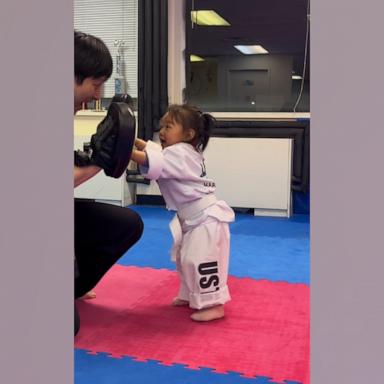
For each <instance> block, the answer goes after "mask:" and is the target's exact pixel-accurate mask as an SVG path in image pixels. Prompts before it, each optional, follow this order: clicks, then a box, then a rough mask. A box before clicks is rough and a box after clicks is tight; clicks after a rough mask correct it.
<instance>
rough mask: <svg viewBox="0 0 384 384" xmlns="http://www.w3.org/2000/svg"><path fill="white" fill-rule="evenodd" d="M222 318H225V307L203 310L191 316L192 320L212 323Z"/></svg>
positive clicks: (218, 306)
mask: <svg viewBox="0 0 384 384" xmlns="http://www.w3.org/2000/svg"><path fill="white" fill-rule="evenodd" d="M222 317H224V305H216V306H214V307H210V308H203V309H200V310H199V311H196V312H194V313H192V315H191V319H192V320H195V321H211V320H216V319H221V318H222Z"/></svg>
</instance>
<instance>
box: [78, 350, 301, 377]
mask: <svg viewBox="0 0 384 384" xmlns="http://www.w3.org/2000/svg"><path fill="white" fill-rule="evenodd" d="M75 363H76V371H75V383H76V384H128V383H134V384H165V383H166V384H196V383H199V384H278V383H276V382H274V381H272V380H271V379H270V378H268V377H263V376H257V377H255V378H245V377H241V376H240V375H239V374H238V373H235V372H228V373H225V374H222V373H215V372H213V371H212V370H211V369H210V368H200V369H199V370H192V369H188V368H186V367H185V366H184V365H182V364H174V365H172V366H164V365H161V364H159V362H158V361H155V360H148V361H146V362H138V361H135V360H133V359H132V358H129V357H122V358H112V357H109V356H108V354H106V353H99V354H97V355H90V354H88V353H87V352H86V351H84V350H80V349H76V350H75ZM284 384H300V383H298V382H296V381H288V380H286V381H284Z"/></svg>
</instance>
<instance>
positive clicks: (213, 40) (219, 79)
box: [186, 0, 309, 112]
mask: <svg viewBox="0 0 384 384" xmlns="http://www.w3.org/2000/svg"><path fill="white" fill-rule="evenodd" d="M207 10H210V11H214V13H215V14H216V15H219V16H220V18H221V19H222V20H221V23H222V24H224V25H216V26H213V25H211V24H212V23H215V21H212V20H210V19H209V18H207V17H208V16H207V14H206V12H205V11H207ZM186 12H187V15H186V34H187V38H186V75H187V76H186V78H187V85H186V99H187V101H188V102H190V103H193V104H196V105H199V106H200V107H201V108H202V109H204V110H208V111H212V112H213V111H217V112H309V16H308V15H309V0H237V1H236V2H233V1H231V0H188V1H187V7H186ZM209 17H210V16H209ZM255 46H257V47H255ZM251 49H254V51H250V50H251ZM255 49H256V51H255Z"/></svg>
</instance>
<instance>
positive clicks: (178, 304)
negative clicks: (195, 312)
mask: <svg viewBox="0 0 384 384" xmlns="http://www.w3.org/2000/svg"><path fill="white" fill-rule="evenodd" d="M172 305H173V306H175V307H184V306H186V305H189V301H187V300H183V299H179V298H178V297H175V298H174V299H173V301H172Z"/></svg>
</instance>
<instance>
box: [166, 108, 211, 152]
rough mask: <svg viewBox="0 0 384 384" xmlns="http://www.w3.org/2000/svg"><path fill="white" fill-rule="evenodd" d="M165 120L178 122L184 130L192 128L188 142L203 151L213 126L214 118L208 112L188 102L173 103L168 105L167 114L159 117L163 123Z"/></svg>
mask: <svg viewBox="0 0 384 384" xmlns="http://www.w3.org/2000/svg"><path fill="white" fill-rule="evenodd" d="M167 121H170V122H173V121H174V122H176V123H178V124H180V125H181V126H182V127H183V129H184V130H187V129H193V130H194V131H195V137H194V139H193V140H192V141H191V142H190V144H192V145H193V146H194V147H195V148H196V149H197V150H199V151H201V152H203V151H204V149H205V148H206V147H207V145H208V141H209V137H210V135H211V133H212V130H213V128H214V126H215V122H216V120H215V118H214V117H213V116H212V115H210V114H209V113H205V112H202V111H201V110H200V109H198V108H197V107H195V106H193V105H189V104H181V105H179V104H173V105H170V106H169V107H168V111H167V114H166V115H165V117H163V118H162V119H161V122H160V124H161V125H163V124H165V123H166V122H167Z"/></svg>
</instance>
